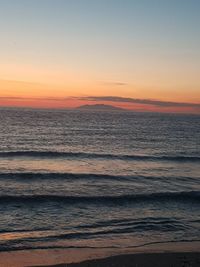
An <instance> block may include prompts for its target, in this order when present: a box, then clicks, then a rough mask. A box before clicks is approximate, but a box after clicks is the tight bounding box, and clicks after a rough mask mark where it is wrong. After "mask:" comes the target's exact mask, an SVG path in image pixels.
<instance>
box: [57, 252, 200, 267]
mask: <svg viewBox="0 0 200 267" xmlns="http://www.w3.org/2000/svg"><path fill="white" fill-rule="evenodd" d="M66 266H68V267H111V266H113V267H200V253H192V252H190V253H189V252H188V253H153V254H132V255H130V254H128V255H119V256H113V257H108V258H105V259H98V260H89V261H84V262H81V263H72V264H60V265H52V267H66Z"/></svg>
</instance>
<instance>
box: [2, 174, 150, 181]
mask: <svg viewBox="0 0 200 267" xmlns="http://www.w3.org/2000/svg"><path fill="white" fill-rule="evenodd" d="M138 178H140V176H129V175H127V176H126V175H109V174H97V173H70V172H67V173H59V172H51V173H45V172H44V173H41V172H36V173H34V172H24V173H23V172H21V173H20V172H16V173H12V172H10V173H0V179H19V180H20V179H27V180H32V179H34V180H40V179H42V180H45V179H48V180H50V179H64V180H67V179H73V180H74V179H77V180H79V179H80V180H81V179H86V180H89V179H92V180H95V179H101V180H104V179H106V180H130V179H138ZM145 178H147V179H151V178H152V179H153V177H144V179H145ZM154 179H155V178H154Z"/></svg>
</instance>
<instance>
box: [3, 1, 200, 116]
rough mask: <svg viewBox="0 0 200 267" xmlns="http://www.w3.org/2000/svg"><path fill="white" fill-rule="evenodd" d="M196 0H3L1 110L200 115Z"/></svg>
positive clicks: (199, 19)
mask: <svg viewBox="0 0 200 267" xmlns="http://www.w3.org/2000/svg"><path fill="white" fill-rule="evenodd" d="M199 10H200V2H199V1H197V0H191V1H186V0H175V1H173V3H172V2H168V1H164V0H159V1H158V0H152V1H147V0H140V1H139V0H132V1H131V0H124V1H122V0H115V1H114V0H110V1H105V0H102V1H92V0H84V1H81V0H76V1H71V0H69V1H64V0H57V1H53V0H44V1H33V0H29V1H25V0H15V1H14V0H7V1H4V0H0V30H1V43H0V48H1V49H0V57H1V63H0V106H13V107H17V106H18V107H35V108H37V107H38V108H70V107H78V106H80V105H85V104H106V105H113V106H116V107H122V108H126V109H130V110H135V111H158V112H180V113H197V114H199V113H200V80H199V76H200V50H199V47H200V27H199V25H200V17H199Z"/></svg>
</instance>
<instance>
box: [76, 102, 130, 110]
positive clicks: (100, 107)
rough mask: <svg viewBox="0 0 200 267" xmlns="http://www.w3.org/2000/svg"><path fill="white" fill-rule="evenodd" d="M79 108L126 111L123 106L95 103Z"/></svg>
mask: <svg viewBox="0 0 200 267" xmlns="http://www.w3.org/2000/svg"><path fill="white" fill-rule="evenodd" d="M77 109H81V110H91V111H125V109H123V108H119V107H115V106H112V105H104V104H95V105H83V106H80V107H78V108H77Z"/></svg>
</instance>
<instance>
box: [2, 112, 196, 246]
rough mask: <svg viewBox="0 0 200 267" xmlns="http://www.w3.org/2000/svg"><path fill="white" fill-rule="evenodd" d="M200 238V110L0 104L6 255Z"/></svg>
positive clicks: (139, 244)
mask: <svg viewBox="0 0 200 267" xmlns="http://www.w3.org/2000/svg"><path fill="white" fill-rule="evenodd" d="M199 240H200V116H199V115H189V114H188V115H186V114H161V113H136V112H128V111H127V112H125V111H109V112H107V111H101V112H100V111H91V110H90V111H86V110H47V109H46V110H44V109H43V110H42V109H41V110H40V109H28V108H1V109H0V251H15V250H24V249H38V248H40V249H47V248H80V249H81V248H98V249H100V248H122V249H124V248H133V247H142V246H146V245H148V244H159V243H169V242H192V241H199Z"/></svg>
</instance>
